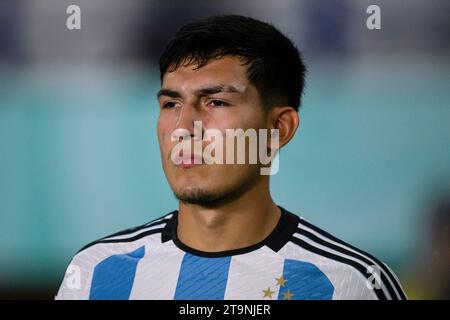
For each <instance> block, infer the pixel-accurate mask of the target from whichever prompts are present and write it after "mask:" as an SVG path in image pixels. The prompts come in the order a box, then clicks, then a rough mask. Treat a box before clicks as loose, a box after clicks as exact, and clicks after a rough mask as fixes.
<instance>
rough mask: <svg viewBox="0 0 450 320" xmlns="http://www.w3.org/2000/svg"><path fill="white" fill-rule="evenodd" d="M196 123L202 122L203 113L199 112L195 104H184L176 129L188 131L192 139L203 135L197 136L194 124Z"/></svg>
mask: <svg viewBox="0 0 450 320" xmlns="http://www.w3.org/2000/svg"><path fill="white" fill-rule="evenodd" d="M196 121H202V116H201V112H200V111H199V110H198V108H197V106H196V105H195V104H194V103H189V104H184V105H183V106H182V107H181V109H180V113H179V114H178V118H177V122H176V125H175V129H176V130H178V129H184V130H187V131H188V132H189V133H190V135H191V138H194V137H195V136H198V135H199V134H202V133H203V132H197V135H196V132H195V126H194V122H196ZM184 130H183V131H184Z"/></svg>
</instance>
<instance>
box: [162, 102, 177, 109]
mask: <svg viewBox="0 0 450 320" xmlns="http://www.w3.org/2000/svg"><path fill="white" fill-rule="evenodd" d="M176 105H177V103H176V102H175V101H168V102H165V103H163V105H162V108H163V109H171V108H174V107H176Z"/></svg>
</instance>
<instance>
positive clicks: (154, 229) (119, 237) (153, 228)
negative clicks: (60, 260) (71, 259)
mask: <svg viewBox="0 0 450 320" xmlns="http://www.w3.org/2000/svg"><path fill="white" fill-rule="evenodd" d="M175 212H176V211H172V212H170V213H168V214H166V215H163V216H161V217H159V218H156V219H154V220H152V221H150V222H147V223H145V224H143V225H140V226H136V227H132V228H128V229H125V230H122V231H119V232H116V233H113V234H111V235H109V236H106V237H103V238H100V239H98V240H95V241H93V242H91V243H89V244H87V245H85V246H84V247H82V248H81V249H80V250H79V251H78V252H77V255H78V254H80V253H82V252H85V251H86V250H88V249H90V248H92V247H94V246H96V245H98V244H105V243H117V244H119V243H129V242H134V241H137V240H140V239H142V238H144V237H147V236H150V235H153V234H158V233H161V232H162V230H163V229H164V227H165V226H166V224H167V222H168V221H169V220H170V218H172V216H173V214H174V213H175Z"/></svg>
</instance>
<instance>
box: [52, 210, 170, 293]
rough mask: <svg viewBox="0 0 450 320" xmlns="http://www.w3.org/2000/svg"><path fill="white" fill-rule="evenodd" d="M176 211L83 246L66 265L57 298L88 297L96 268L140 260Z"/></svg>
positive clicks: (158, 240)
mask: <svg viewBox="0 0 450 320" xmlns="http://www.w3.org/2000/svg"><path fill="white" fill-rule="evenodd" d="M175 212H176V211H172V212H170V213H168V214H166V215H164V216H161V217H159V218H157V219H154V220H152V221H150V222H148V223H145V224H143V225H140V226H136V227H133V228H128V229H125V230H123V231H120V232H116V233H114V234H111V235H109V236H106V237H103V238H100V239H98V240H96V241H93V242H91V243H89V244H87V245H86V246H84V247H83V248H81V249H80V250H79V251H78V252H77V253H76V254H75V255H74V257H73V258H72V260H71V262H70V264H69V266H68V267H67V269H66V272H65V274H64V278H63V280H62V283H61V286H60V288H59V291H58V294H57V296H56V299H77V300H79V299H87V298H88V297H89V289H90V283H91V280H92V277H93V274H94V272H95V269H96V268H101V267H102V266H103V265H105V266H106V265H108V264H111V263H116V262H117V261H119V260H121V261H124V260H129V259H131V260H135V261H138V260H139V259H140V258H142V257H143V256H144V254H145V245H146V244H147V243H149V242H152V243H155V244H158V243H160V242H161V234H162V232H163V230H164V228H165V226H166V224H167V223H168V222H169V221H170V219H171V218H172V216H173V214H174V213H175ZM124 258H125V259H124ZM103 267H104V266H103Z"/></svg>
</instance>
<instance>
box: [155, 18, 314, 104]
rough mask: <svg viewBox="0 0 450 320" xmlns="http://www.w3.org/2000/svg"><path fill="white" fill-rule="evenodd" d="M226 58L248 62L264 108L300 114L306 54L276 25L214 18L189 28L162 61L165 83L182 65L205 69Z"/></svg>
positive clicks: (177, 36) (172, 43)
mask: <svg viewBox="0 0 450 320" xmlns="http://www.w3.org/2000/svg"><path fill="white" fill-rule="evenodd" d="M224 56H237V57H240V58H242V60H243V64H245V65H247V75H248V79H249V81H250V83H251V84H253V85H254V86H255V87H256V89H257V90H258V92H259V95H260V98H261V101H262V103H263V105H264V106H267V107H273V106H277V105H288V106H291V107H293V108H294V109H295V110H297V111H298V110H299V107H300V105H301V96H302V93H303V88H304V84H305V72H306V67H305V65H304V63H303V61H302V57H301V53H300V51H299V50H298V49H297V48H296V47H295V45H294V44H293V43H292V41H291V40H289V39H288V38H287V37H286V36H284V35H283V34H282V33H281V32H280V31H279V30H277V29H276V28H275V27H274V26H272V25H271V24H268V23H265V22H262V21H258V20H255V19H252V18H249V17H244V16H240V15H219V16H211V17H206V18H202V19H200V20H197V21H195V22H191V23H188V24H186V25H185V26H183V27H182V28H181V29H180V30H179V31H178V32H177V33H176V34H175V36H174V37H173V38H172V39H171V40H170V42H169V43H168V44H167V46H166V48H165V50H164V52H163V53H162V55H161V57H160V60H159V68H160V77H161V82H162V79H163V76H164V74H165V73H166V72H172V71H174V70H176V69H177V68H178V67H179V66H181V65H190V64H197V68H201V67H202V66H204V65H206V64H207V63H208V62H209V61H210V60H211V59H216V58H221V57H224Z"/></svg>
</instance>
